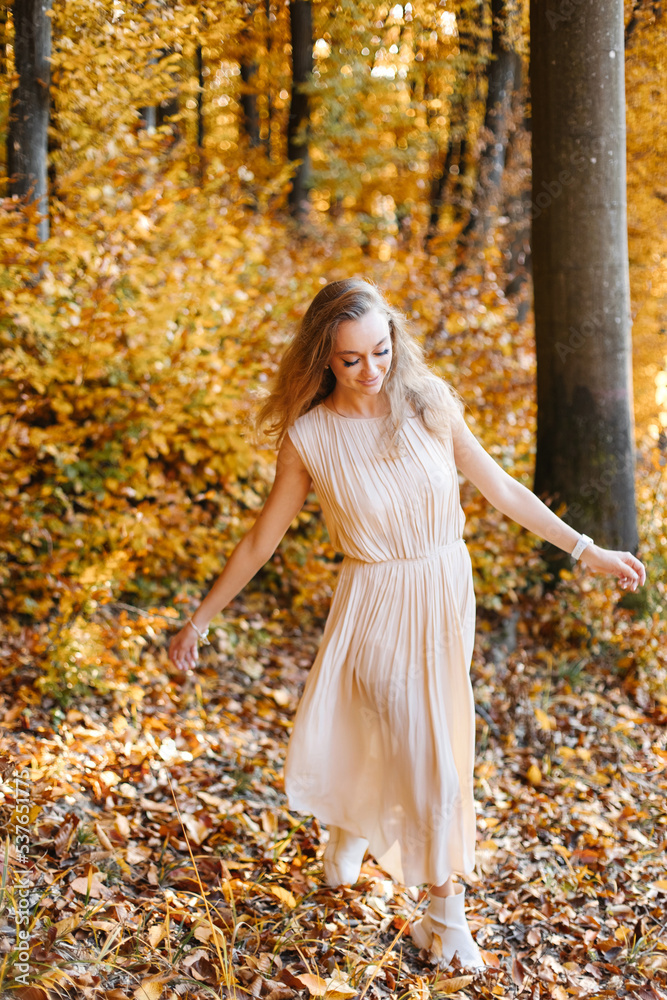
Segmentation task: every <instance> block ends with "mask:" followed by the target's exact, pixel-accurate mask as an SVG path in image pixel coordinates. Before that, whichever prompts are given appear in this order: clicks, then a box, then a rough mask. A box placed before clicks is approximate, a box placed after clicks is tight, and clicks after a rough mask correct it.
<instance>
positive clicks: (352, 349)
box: [329, 309, 392, 396]
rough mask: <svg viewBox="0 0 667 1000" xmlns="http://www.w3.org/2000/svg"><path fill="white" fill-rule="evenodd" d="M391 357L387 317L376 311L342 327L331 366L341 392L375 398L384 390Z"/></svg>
mask: <svg viewBox="0 0 667 1000" xmlns="http://www.w3.org/2000/svg"><path fill="white" fill-rule="evenodd" d="M391 353H392V348H391V334H390V331H389V322H388V320H387V317H386V316H385V315H384V314H383V313H381V312H380V311H379V310H378V309H373V310H371V312H367V313H366V314H365V315H364V316H362V317H361V319H347V320H344V321H343V322H342V323H341V324H340V326H339V327H338V332H337V334H336V345H335V347H334V352H333V355H332V357H331V360H330V361H329V364H330V365H331V371H332V372H333V373H334V375H335V377H336V383H337V385H338V386H340V388H341V389H345V390H346V391H352V392H358V393H361V394H362V395H364V396H374V395H375V394H376V393H378V392H380V390H381V389H382V384H383V382H384V380H385V377H386V375H387V372H388V371H389V368H390V366H391Z"/></svg>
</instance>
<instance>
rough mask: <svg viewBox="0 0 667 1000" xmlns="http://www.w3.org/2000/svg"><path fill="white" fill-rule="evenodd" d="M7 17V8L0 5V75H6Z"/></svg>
mask: <svg viewBox="0 0 667 1000" xmlns="http://www.w3.org/2000/svg"><path fill="white" fill-rule="evenodd" d="M8 18H9V10H8V9H7V7H5V6H4V4H3V6H2V7H0V76H6V75H7V43H8V41H9V39H8V37H7V32H8V30H9V29H8V26H7V21H8Z"/></svg>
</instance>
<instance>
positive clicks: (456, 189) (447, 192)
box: [424, 7, 481, 246]
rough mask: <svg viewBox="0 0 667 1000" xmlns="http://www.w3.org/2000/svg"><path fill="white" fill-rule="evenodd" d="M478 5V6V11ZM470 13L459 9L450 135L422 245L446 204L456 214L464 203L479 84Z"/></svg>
mask: <svg viewBox="0 0 667 1000" xmlns="http://www.w3.org/2000/svg"><path fill="white" fill-rule="evenodd" d="M479 11H481V7H480V8H478V12H479ZM470 17H472V14H470V13H467V14H464V13H463V12H459V15H458V35H459V43H458V48H459V55H458V59H457V66H458V67H459V69H458V76H459V79H458V83H457V85H456V86H455V90H454V94H453V95H452V97H451V100H450V102H449V139H448V142H447V150H446V152H445V156H444V159H443V163H442V168H441V170H440V173H439V174H438V176H437V177H435V178H434V181H433V185H432V187H431V198H430V203H431V214H430V218H429V224H428V229H427V231H426V238H425V241H424V242H425V245H426V246H428V244H429V243H430V241H431V239H432V238H433V237H434V236H435V235H436V233H437V231H438V223H439V221H440V213H441V211H442V207H443V205H445V204H451V205H453V207H454V210H455V214H456V215H458V214H459V213H460V212H461V210H462V205H463V183H462V182H463V178H464V175H465V169H466V152H467V145H468V143H467V133H468V126H469V121H470V110H471V104H472V102H473V101H474V99H475V94H476V92H477V88H478V80H477V76H478V71H477V66H476V65H471V60H472V59H473V58H474V56H475V54H476V49H477V44H478V41H477V31H476V30H475V28H478V27H479V26H478V25H473V24H471V23H470V22H469V21H468V20H466V18H470Z"/></svg>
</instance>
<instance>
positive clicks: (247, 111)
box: [241, 62, 259, 146]
mask: <svg viewBox="0 0 667 1000" xmlns="http://www.w3.org/2000/svg"><path fill="white" fill-rule="evenodd" d="M256 76H257V63H256V62H252V63H246V62H243V63H241V79H242V80H243V83H244V84H245V86H246V87H252V85H253V83H254V78H255V77H256ZM241 106H242V108H243V120H244V122H245V130H246V135H247V136H248V140H249V142H250V145H251V146H259V109H258V107H257V94H256V93H254V91H252V90H250V89H249V90H244V91H243V93H242V94H241Z"/></svg>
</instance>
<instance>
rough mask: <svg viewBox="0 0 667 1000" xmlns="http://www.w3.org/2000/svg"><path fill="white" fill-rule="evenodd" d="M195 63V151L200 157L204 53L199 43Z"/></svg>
mask: <svg viewBox="0 0 667 1000" xmlns="http://www.w3.org/2000/svg"><path fill="white" fill-rule="evenodd" d="M195 61H196V64H197V83H198V85H199V89H198V90H197V151H198V153H199V155H200V159H201V151H202V149H203V148H204V53H203V52H202V47H201V45H198V46H197V51H196V55H195Z"/></svg>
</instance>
